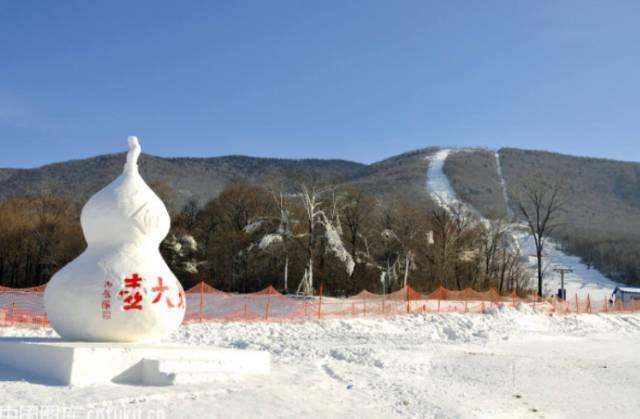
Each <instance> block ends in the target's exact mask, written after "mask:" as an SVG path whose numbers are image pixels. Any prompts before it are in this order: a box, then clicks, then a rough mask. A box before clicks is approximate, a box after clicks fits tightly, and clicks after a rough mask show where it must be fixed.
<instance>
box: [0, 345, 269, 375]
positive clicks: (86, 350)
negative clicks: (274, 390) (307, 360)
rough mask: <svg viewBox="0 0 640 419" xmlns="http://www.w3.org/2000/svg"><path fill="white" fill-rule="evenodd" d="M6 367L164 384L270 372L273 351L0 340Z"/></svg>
mask: <svg viewBox="0 0 640 419" xmlns="http://www.w3.org/2000/svg"><path fill="white" fill-rule="evenodd" d="M0 364H3V365H5V366H7V367H9V368H12V369H14V370H17V371H20V372H21V373H25V378H28V377H33V378H36V379H38V380H40V381H42V382H45V383H49V384H52V385H70V386H86V385H96V384H108V383H118V384H134V385H147V386H163V385H173V384H182V383H202V382H209V381H217V380H220V379H225V378H232V377H233V378H237V377H242V376H244V375H250V374H268V373H269V372H270V369H271V357H270V354H269V353H268V352H258V351H244V350H230V349H213V348H207V347H197V346H188V345H179V344H151V343H148V344H145V343H131V344H128V343H90V342H65V341H62V340H58V339H37V338H33V339H25V338H0Z"/></svg>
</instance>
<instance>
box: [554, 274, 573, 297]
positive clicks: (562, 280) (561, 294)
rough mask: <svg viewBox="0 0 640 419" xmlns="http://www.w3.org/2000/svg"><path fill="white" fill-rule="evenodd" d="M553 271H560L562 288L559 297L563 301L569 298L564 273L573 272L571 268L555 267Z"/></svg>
mask: <svg viewBox="0 0 640 419" xmlns="http://www.w3.org/2000/svg"><path fill="white" fill-rule="evenodd" d="M553 272H560V290H559V292H558V298H559V299H560V300H562V301H566V300H567V292H566V291H565V289H564V274H565V273H571V272H573V269H570V268H554V269H553Z"/></svg>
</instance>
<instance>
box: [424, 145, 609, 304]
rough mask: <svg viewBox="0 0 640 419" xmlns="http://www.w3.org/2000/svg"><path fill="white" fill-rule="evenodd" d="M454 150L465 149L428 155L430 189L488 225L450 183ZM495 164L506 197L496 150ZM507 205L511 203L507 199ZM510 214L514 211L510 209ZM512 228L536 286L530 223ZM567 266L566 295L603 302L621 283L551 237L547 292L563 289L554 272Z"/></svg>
mask: <svg viewBox="0 0 640 419" xmlns="http://www.w3.org/2000/svg"><path fill="white" fill-rule="evenodd" d="M455 152H463V150H453V149H443V150H439V151H437V152H436V153H434V154H432V155H430V156H428V157H427V159H428V160H429V169H428V170H427V185H426V186H427V192H428V193H429V194H430V195H431V197H432V199H433V200H434V201H435V202H436V203H438V205H440V206H442V207H444V208H447V209H449V210H450V209H451V208H453V207H458V206H460V207H462V208H464V210H465V212H467V213H469V214H473V215H474V216H476V217H478V219H479V221H480V222H482V223H483V224H485V225H488V224H490V221H489V220H487V219H486V218H484V217H483V216H482V215H481V214H480V212H479V211H477V210H476V209H475V208H473V207H472V206H471V205H469V204H467V203H465V202H463V201H462V200H460V199H459V198H458V196H457V195H456V193H455V191H454V190H453V187H452V186H451V182H449V179H448V178H447V175H446V174H445V172H444V164H445V162H446V160H447V158H448V157H449V156H450V155H451V154H452V153H455ZM496 163H497V168H498V176H499V178H500V183H501V185H502V187H503V196H505V199H506V197H507V193H506V182H505V180H504V177H503V176H502V168H501V165H500V156H499V154H498V153H496ZM507 206H508V202H507ZM509 213H511V210H509ZM509 231H510V233H511V235H512V237H513V239H514V243H515V244H516V246H517V248H518V249H519V251H520V254H521V255H522V257H523V258H524V262H525V265H526V268H527V271H528V273H529V277H530V283H531V287H532V288H535V287H537V268H536V258H535V243H534V241H533V238H532V237H531V236H530V234H529V231H528V229H527V226H526V225H525V224H522V223H514V224H511V225H510V228H509ZM559 267H562V268H568V269H571V270H572V271H573V272H571V273H567V274H565V283H564V285H565V288H566V290H567V298H575V296H576V295H578V296H579V297H580V298H586V296H587V295H589V296H590V298H592V299H593V300H594V301H595V302H599V301H603V300H604V299H605V298H608V297H609V296H610V295H611V293H612V292H613V289H614V288H615V287H616V286H619V285H620V284H618V283H616V282H613V281H611V280H610V279H608V278H607V277H605V276H604V275H603V274H602V273H600V272H598V271H597V270H596V269H592V268H591V267H590V266H587V265H585V264H584V263H582V261H581V260H580V258H578V257H576V256H571V255H568V254H566V253H564V252H563V251H562V248H561V246H560V244H559V243H557V242H555V241H553V240H549V241H547V244H546V246H545V250H544V253H543V270H544V278H545V279H544V293H545V294H555V293H556V291H557V290H558V289H559V288H560V283H561V278H560V274H559V273H557V272H554V269H555V268H559Z"/></svg>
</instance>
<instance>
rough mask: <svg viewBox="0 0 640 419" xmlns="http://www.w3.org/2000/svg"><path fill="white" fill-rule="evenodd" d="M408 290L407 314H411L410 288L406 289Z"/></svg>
mask: <svg viewBox="0 0 640 419" xmlns="http://www.w3.org/2000/svg"><path fill="white" fill-rule="evenodd" d="M406 290H407V314H409V313H411V301H410V300H409V287H406Z"/></svg>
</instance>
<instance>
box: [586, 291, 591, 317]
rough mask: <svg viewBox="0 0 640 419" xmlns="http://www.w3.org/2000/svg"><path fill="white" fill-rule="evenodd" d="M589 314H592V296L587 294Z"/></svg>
mask: <svg viewBox="0 0 640 419" xmlns="http://www.w3.org/2000/svg"><path fill="white" fill-rule="evenodd" d="M587 313H591V294H587Z"/></svg>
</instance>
